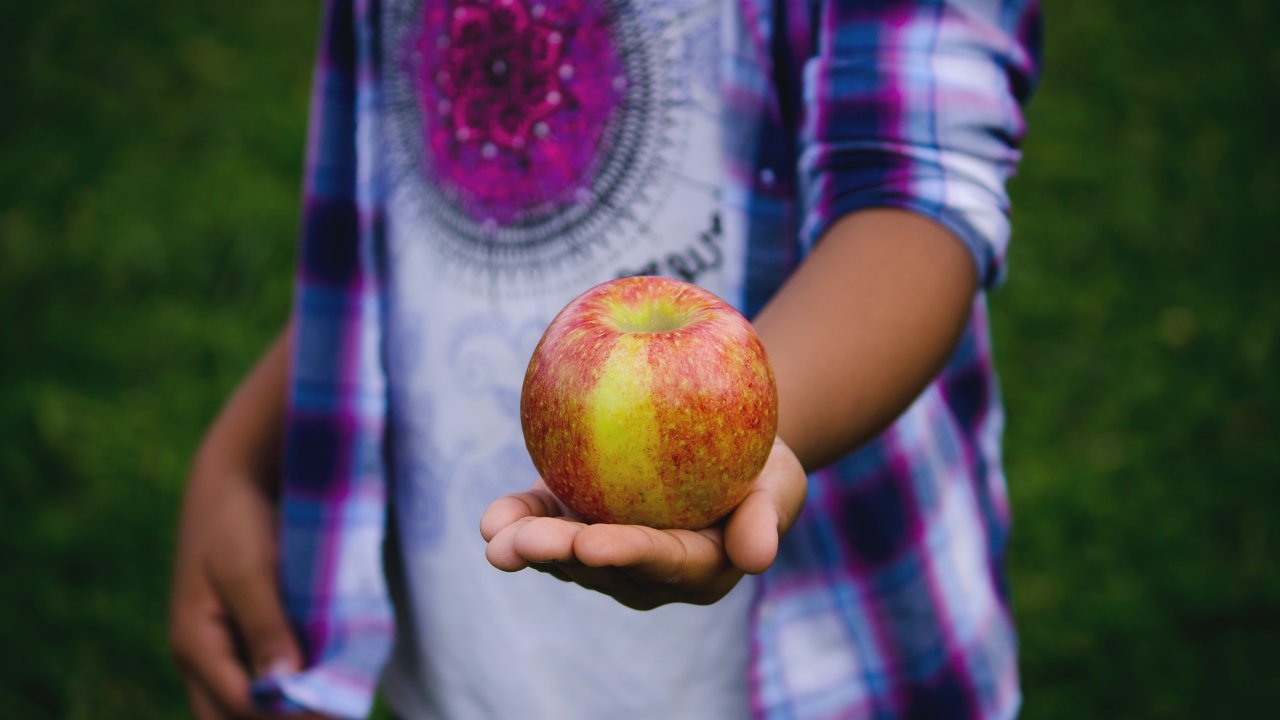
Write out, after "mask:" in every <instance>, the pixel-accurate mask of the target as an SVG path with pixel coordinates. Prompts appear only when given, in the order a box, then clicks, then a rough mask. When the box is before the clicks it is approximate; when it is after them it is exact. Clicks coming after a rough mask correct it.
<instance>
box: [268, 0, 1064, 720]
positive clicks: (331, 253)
mask: <svg viewBox="0 0 1280 720" xmlns="http://www.w3.org/2000/svg"><path fill="white" fill-rule="evenodd" d="M726 2H727V4H728V5H731V6H732V8H733V10H734V12H733V17H734V18H736V22H737V23H738V27H737V28H735V29H734V31H733V32H729V33H726V34H725V38H724V40H725V45H724V47H723V49H722V58H721V60H722V67H721V69H722V77H723V78H724V101H725V110H726V114H725V117H726V121H725V122H726V124H725V137H726V142H727V148H726V149H727V152H726V163H727V164H726V168H725V177H726V181H725V187H724V192H723V195H724V201H725V202H726V203H727V204H731V205H737V206H740V207H742V208H744V209H745V212H746V216H747V220H748V223H747V228H746V232H747V233H748V240H749V245H748V247H749V251H748V256H747V267H746V287H745V290H744V296H743V297H742V298H739V299H738V300H739V304H740V305H741V306H742V307H743V308H744V309H745V310H746V311H747V312H748V313H754V312H755V311H757V310H759V309H760V307H762V306H763V304H764V303H765V302H767V301H768V298H769V297H770V296H771V295H772V294H773V293H774V292H775V291H776V290H777V288H778V287H779V286H780V285H781V283H782V282H783V281H784V280H785V279H786V277H787V276H788V275H789V274H790V273H791V272H792V271H793V270H794V269H795V267H796V266H797V265H798V263H799V262H800V261H801V259H802V258H803V257H804V256H805V255H806V254H807V252H808V250H809V249H810V248H811V247H812V245H813V243H815V242H817V241H818V240H819V239H820V238H821V237H822V234H823V233H824V231H825V230H826V229H827V228H828V227H830V225H831V224H832V223H833V222H835V221H836V220H837V219H838V218H839V217H841V216H842V215H844V214H846V213H849V212H851V211H854V210H857V209H860V208H867V207H897V208H904V209H908V210H911V211H914V212H917V213H920V214H922V215H924V216H926V217H929V218H931V219H933V220H935V221H937V222H939V223H940V224H942V225H943V226H945V227H947V228H948V229H949V230H951V231H952V232H953V233H954V234H955V235H956V237H957V238H959V239H960V241H962V242H963V243H964V244H965V245H966V247H967V248H968V249H969V250H970V251H971V253H972V254H973V256H974V259H975V262H976V264H977V266H978V268H979V273H980V277H981V278H982V281H983V284H984V286H986V287H991V286H993V285H995V284H996V283H998V282H999V280H1000V278H1001V277H1002V276H1003V268H1004V258H1005V250H1006V247H1007V243H1008V237H1009V223H1008V203H1007V197H1006V195H1005V190H1004V186H1005V182H1006V180H1007V179H1008V178H1009V176H1010V175H1011V174H1012V173H1013V171H1014V168H1015V166H1016V163H1017V162H1018V152H1017V144H1018V141H1019V140H1020V138H1021V136H1022V134H1023V131H1024V128H1023V123H1022V114H1021V109H1020V108H1021V105H1022V103H1023V102H1024V101H1025V100H1026V99H1027V96H1028V95H1029V93H1030V91H1031V88H1032V86H1033V84H1034V80H1035V76H1036V70H1037V65H1038V60H1039V42H1040V38H1039V32H1040V14H1039V6H1038V3H1037V2H1036V1H1035V0H946V1H944V0H935V1H932V2H926V1H888V0H868V1H863V2H857V1H852V0H850V1H834V0H830V1H826V2H823V1H820V0H737V2H736V3H735V2H734V1H733V0H726ZM379 15H380V9H379V4H378V2H376V1H375V0H331V1H330V2H329V3H328V7H327V10H326V15H325V25H324V31H323V38H322V43H321V47H320V56H319V60H318V63H317V71H316V78H315V87H314V97H313V107H312V117H311V135H310V140H309V146H308V163H307V167H306V188H305V208H304V216H303V230H302V241H301V252H300V258H299V271H298V288H297V298H296V307H295V332H296V340H295V357H294V369H293V381H292V391H291V395H290V414H289V421H288V431H287V447H286V470H285V480H284V488H283V500H282V558H283V559H282V564H283V568H282V573H283V578H284V594H285V602H286V606H287V609H288V612H289V615H290V617H291V618H292V620H293V622H294V624H295V628H296V630H297V632H298V634H299V636H300V638H301V639H302V642H303V646H304V653H305V655H306V657H307V659H308V663H309V668H308V669H307V670H305V671H304V672H302V673H299V674H296V675H292V676H286V677H277V678H271V679H269V680H266V681H263V682H261V683H259V685H258V687H257V688H256V689H255V692H256V696H257V698H258V700H259V702H260V703H261V704H262V705H264V706H265V707H271V708H276V709H289V708H296V707H310V708H314V709H317V710H322V711H325V712H328V713H331V714H334V715H338V716H345V717H357V716H362V715H364V714H367V712H368V710H369V707H370V704H371V701H372V696H373V693H374V689H375V685H376V682H377V678H378V674H379V672H380V670H381V667H382V665H383V663H384V662H385V661H386V658H387V656H388V653H389V651H390V647H391V643H392V641H393V637H394V618H393V613H392V609H391V604H390V601H389V599H388V594H387V587H386V580H385V578H384V575H383V560H382V544H383V539H384V537H385V536H386V522H387V500H388V493H389V489H388V487H387V480H386V472H385V467H384V465H383V445H384V439H385V438H384V433H385V427H386V423H385V413H386V410H387V399H386V380H385V377H384V374H383V366H382V338H381V332H382V327H381V307H382V302H383V295H382V293H383V289H382V286H381V279H382V277H383V273H382V267H381V263H382V262H383V244H384V238H383V235H382V187H381V184H380V181H379V176H378V172H377V167H378V152H379V147H378V137H377V130H376V129H377V128H378V127H379V119H380V114H379V113H380V98H381V93H380V85H379V82H380V68H379V64H378V59H379V55H380V48H379ZM1002 423H1003V415H1002V412H1001V407H1000V402H999V395H998V388H997V384H996V379H995V374H994V370H993V366H992V360H991V346H990V338H989V332H988V321H987V316H986V305H985V299H984V298H983V297H982V296H980V297H979V298H977V300H976V301H975V303H974V311H973V316H972V319H971V323H970V326H969V329H968V330H967V332H966V333H965V335H964V337H963V338H962V340H961V342H960V345H959V347H958V348H957V350H956V352H955V354H954V356H953V357H952V359H951V360H950V362H949V364H948V365H947V367H946V369H945V370H944V372H943V373H942V375H941V376H940V377H939V378H938V380H936V381H935V382H934V383H933V384H932V385H930V386H929V388H927V389H926V390H925V392H924V393H923V394H922V395H921V397H920V398H919V399H918V400H917V401H916V402H915V403H914V404H913V405H912V407H911V408H910V409H909V410H908V411H907V412H906V413H905V414H904V415H903V416H902V417H901V418H900V419H899V420H898V421H897V422H896V423H895V424H894V425H893V426H892V427H891V428H890V429H889V430H888V431H886V432H885V433H884V434H883V435H882V436H881V437H880V438H878V439H877V440H876V441H874V442H872V443H871V444H869V445H868V446H866V447H864V448H863V449H861V450H860V451H858V452H857V453H855V454H854V455H852V456H850V457H848V458H845V459H844V460H842V461H840V462H838V463H836V464H835V465H833V466H831V467H829V468H827V469H825V470H822V471H820V472H817V473H814V474H813V476H812V477H811V483H810V495H809V499H808V502H807V505H806V507H805V510H804V513H803V515H802V517H801V519H800V520H799V522H798V523H797V525H796V526H795V528H794V529H793V530H792V532H791V533H790V534H789V535H788V536H787V538H786V539H785V541H784V543H783V547H782V549H781V552H780V556H779V560H778V562H777V563H776V564H775V566H774V568H773V569H771V570H770V571H769V572H768V573H767V574H766V575H765V576H764V578H763V579H762V581H761V583H760V585H759V589H760V595H759V598H758V602H757V603H756V609H755V614H754V616H753V663H752V671H751V688H752V705H753V708H754V709H755V712H756V714H757V715H758V716H760V717H770V718H827V717H859V718H860V717H876V718H880V717H885V718H888V717H894V718H896V717H1008V716H1011V715H1013V714H1015V713H1016V711H1017V708H1018V704H1019V699H1020V696H1019V691H1018V680H1017V669H1016V652H1015V642H1016V641H1015V636H1014V630H1013V625H1012V621H1011V616H1010V609H1009V603H1008V594H1007V590H1006V587H1005V582H1004V575H1003V558H1004V552H1005V544H1006V537H1007V534H1008V528H1009V511H1008V503H1007V498H1006V492H1005V481H1004V475H1003V472H1002V470H1001V462H1000V434H1001V426H1002Z"/></svg>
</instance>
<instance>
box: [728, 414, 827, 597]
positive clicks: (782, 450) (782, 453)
mask: <svg viewBox="0 0 1280 720" xmlns="http://www.w3.org/2000/svg"><path fill="white" fill-rule="evenodd" d="M807 488H808V481H807V478H806V476H805V473H804V468H803V467H801V465H800V461H799V460H797V459H796V456H795V454H794V453H792V452H791V449H790V448H789V447H787V446H786V444H785V443H783V442H782V440H781V439H779V440H777V441H775V442H774V446H773V451H772V452H771V453H770V454H769V460H768V461H767V462H766V463H765V466H764V469H763V470H761V472H760V476H759V477H758V478H756V482H755V485H754V487H753V488H752V490H751V492H750V493H749V494H748V495H747V497H746V499H745V500H743V501H742V503H741V504H740V505H738V507H737V509H735V510H734V511H733V514H732V515H731V516H730V517H729V522H728V523H727V524H726V526H725V552H726V553H727V554H728V556H729V559H730V560H731V561H732V562H733V564H734V566H735V567H737V568H739V569H740V570H742V571H744V572H748V573H752V574H758V573H762V572H764V571H765V570H768V569H769V566H771V565H772V564H773V561H774V559H776V558H777V556H778V543H779V541H780V538H781V537H782V535H784V534H785V533H786V532H787V530H789V529H791V525H792V524H793V523H795V519H796V516H797V515H799V514H800V509H801V508H802V507H803V505H804V498H805V492H806V490H807Z"/></svg>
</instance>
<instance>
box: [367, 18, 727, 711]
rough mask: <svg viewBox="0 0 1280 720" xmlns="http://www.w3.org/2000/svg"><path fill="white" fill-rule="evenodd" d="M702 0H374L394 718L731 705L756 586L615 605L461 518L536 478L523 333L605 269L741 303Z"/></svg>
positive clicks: (712, 23)
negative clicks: (497, 564)
mask: <svg viewBox="0 0 1280 720" xmlns="http://www.w3.org/2000/svg"><path fill="white" fill-rule="evenodd" d="M720 22H721V21H720V11H719V5H718V2H717V0H675V1H672V0H635V1H632V2H628V1H624V0H564V1H562V2H556V1H554V0H465V1H461V2H459V1H453V2H446V1H445V0H389V1H388V2H385V3H384V9H383V27H382V46H383V73H384V83H383V86H382V87H383V91H384V93H385V97H384V98H383V102H384V103H385V104H386V108H387V112H386V117H387V120H386V122H385V126H384V127H383V128H381V133H382V137H381V142H382V143H383V144H384V149H385V155H386V160H387V162H386V163H385V171H386V184H385V191H386V193H387V216H386V218H384V220H385V222H386V230H387V238H388V245H387V257H386V267H387V282H388V285H387V308H388V312H387V316H386V323H387V327H386V330H387V333H386V338H387V356H386V360H387V368H388V373H389V379H390V388H391V418H390V419H391V438H392V442H391V462H390V468H391V482H392V488H393V489H392V492H393V498H394V499H393V504H394V508H395V521H396V535H395V538H394V540H395V542H396V543H397V544H398V557H399V561H398V562H396V563H394V564H395V567H393V568H392V569H391V575H392V578H393V583H392V585H393V597H394V598H395V600H396V602H397V605H398V607H399V608H400V610H401V612H399V613H398V620H399V625H398V628H399V631H398V638H397V647H396V650H395V652H394V655H393V658H392V661H391V663H390V666H389V667H388V669H387V671H386V674H385V676H384V681H383V686H384V692H385V695H386V697H387V699H388V701H389V703H390V704H391V706H392V708H393V709H394V710H395V711H396V712H397V713H399V714H401V715H403V716H405V717H409V718H447V719H450V720H454V719H459V718H460V719H464V720H466V719H470V718H534V719H537V718H557V719H572V718H610V720H622V719H623V718H654V717H664V718H665V717H671V718H737V717H743V716H745V715H747V714H748V706H747V702H748V697H747V688H746V672H747V662H748V648H749V639H748V624H747V614H748V611H749V606H750V603H751V593H752V588H751V583H749V582H743V583H741V584H740V585H739V587H738V588H737V589H736V590H735V591H734V592H733V593H731V594H730V595H729V596H728V597H727V598H725V599H724V600H722V601H721V602H719V603H717V604H716V605H714V606H711V607H695V606H689V605H673V606H667V607H663V608H659V609H657V610H654V611H650V612H644V613H642V612H637V611H633V610H629V609H627V608H625V607H623V606H621V605H619V604H617V603H616V602H615V601H613V600H612V599H610V598H607V597H605V596H603V595H599V594H596V593H593V592H590V591H586V590H584V589H582V588H580V587H577V586H574V585H570V584H566V583H562V582H560V581H558V580H555V579H554V578H551V577H550V576H547V575H544V574H541V573H537V572H533V571H525V572H521V573H516V574H506V573H503V572H500V571H498V570H496V569H494V568H493V567H491V566H490V565H489V564H488V563H487V562H486V561H485V558H484V542H483V540H482V539H481V537H480V534H479V531H478V522H479V518H480V516H481V514H482V513H483V511H484V509H485V507H486V506H487V505H488V504H489V503H490V502H492V501H493V500H494V499H495V498H497V497H499V496H500V495H502V494H504V493H507V492H512V491H516V490H521V489H524V488H526V487H528V486H529V484H530V483H531V482H532V481H533V480H534V479H535V471H534V469H533V466H532V464H531V462H530V461H529V458H528V454H527V452H526V450H525V447H524V441H523V438H522V436H521V430H520V423H519V395H520V385H521V382H522V380H523V377H524V370H525V367H526V365H527V363H528V361H529V357H530V355H531V354H532V352H533V348H534V345H535V344H536V343H537V341H538V338H539V337H540V336H541V333H542V331H543V330H544V329H545V328H546V325H547V323H548V322H549V321H550V320H551V318H552V317H553V316H554V314H555V313H556V312H557V311H558V310H559V309H560V308H561V307H563V306H564V304H566V303H567V302H568V301H569V300H570V299H572V298H573V297H574V296H576V295H577V294H578V293H580V292H582V291H583V290H585V289H587V288H588V287H590V286H591V285H594V284H595V283H597V282H600V281H603V280H607V279H610V278H613V277H617V276H620V275H629V274H663V275H670V276H674V277H680V278H682V279H686V280H691V281H693V282H696V283H698V284H700V285H702V286H704V287H707V288H709V289H710V290H712V291H713V292H716V293H717V294H719V295H721V296H722V297H724V298H726V299H728V300H730V301H731V302H732V301H733V300H734V299H735V298H737V297H739V295H740V293H739V289H740V287H741V282H742V280H741V277H740V268H741V267H742V266H743V263H742V262H741V255H742V249H741V248H740V247H736V246H735V245H734V243H733V242H732V241H731V240H730V239H729V238H730V236H731V235H732V233H728V232H725V228H726V227H727V226H728V225H730V224H732V223H736V222H737V219H736V218H733V217H728V216H727V215H726V210H725V209H724V208H723V207H722V206H721V203H720V194H719V189H720V183H721V176H722V173H723V165H722V161H721V137H720V122H719V119H720V117H719V114H720V112H721V103H720V96H719V90H718V69H719V68H718V63H719V53H718V47H719V37H720V32H721V26H720Z"/></svg>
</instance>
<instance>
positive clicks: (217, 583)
mask: <svg viewBox="0 0 1280 720" xmlns="http://www.w3.org/2000/svg"><path fill="white" fill-rule="evenodd" d="M237 510H238V511H239V512H240V513H242V514H253V515H257V516H258V517H254V518H251V519H250V521H249V522H245V520H244V519H243V518H242V519H241V520H240V523H239V524H240V526H241V528H242V530H241V532H239V533H236V534H234V535H229V536H228V537H227V538H226V539H225V542H226V544H227V546H226V548H225V550H224V551H221V552H217V553H213V554H212V555H211V556H210V558H209V561H208V577H209V581H210V583H211V584H212V585H213V587H214V589H215V590H216V591H217V593H218V597H219V599H220V600H221V601H222V605H223V607H224V608H225V611H226V614H227V619H228V620H229V621H230V623H231V624H232V625H233V626H234V627H235V629H236V631H237V633H238V634H239V637H240V639H241V640H242V641H243V643H244V648H245V651H246V652H247V654H248V656H249V657H248V659H249V663H250V665H251V666H252V667H253V671H254V674H255V675H257V676H261V675H264V674H267V673H271V674H281V673H289V672H296V671H298V670H299V669H300V668H301V666H302V653H301V652H300V651H299V650H298V645H297V642H296V641H295V640H294V636H293V631H292V629H291V628H290V626H289V621H288V619H287V618H286V617H285V611H284V604H283V602H282V601H281V599H280V586H279V581H278V580H277V577H276V562H277V551H276V543H275V538H274V537H273V536H272V530H271V528H272V524H273V518H272V509H271V507H270V506H269V505H267V504H266V503H256V502H255V503H246V504H243V505H241V506H239V507H238V508H237Z"/></svg>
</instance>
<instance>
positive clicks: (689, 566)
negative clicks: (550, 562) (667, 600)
mask: <svg viewBox="0 0 1280 720" xmlns="http://www.w3.org/2000/svg"><path fill="white" fill-rule="evenodd" d="M573 552H574V556H575V557H577V558H578V561H579V562H581V563H582V564H583V565H587V566H589V567H617V568H624V569H625V570H626V571H627V574H628V575H630V576H631V577H633V578H636V579H638V580H642V581H646V582H652V583H659V584H663V585H675V586H687V585H702V584H705V583H707V582H709V581H712V580H714V579H715V577H716V575H717V573H719V572H721V571H723V570H724V569H726V568H727V567H728V562H727V559H726V558H725V555H724V551H723V549H722V547H721V544H720V542H719V532H718V531H717V530H714V529H713V530H710V531H700V532H694V531H691V530H656V529H654V528H650V527H644V526H642V525H603V524H602V525H589V526H587V527H585V528H583V530H582V531H581V532H579V533H578V534H577V536H576V537H575V538H574V543H573Z"/></svg>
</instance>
